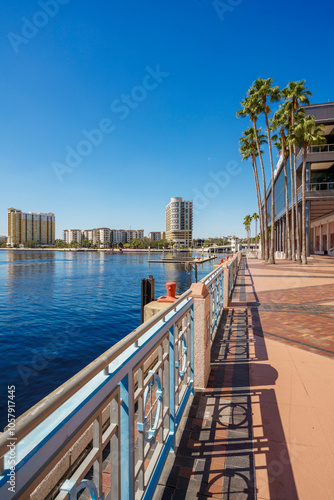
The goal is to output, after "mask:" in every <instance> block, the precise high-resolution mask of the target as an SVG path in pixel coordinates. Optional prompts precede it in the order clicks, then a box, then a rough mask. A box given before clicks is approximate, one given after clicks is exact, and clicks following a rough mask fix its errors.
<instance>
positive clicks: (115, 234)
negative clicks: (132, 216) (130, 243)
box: [111, 229, 126, 245]
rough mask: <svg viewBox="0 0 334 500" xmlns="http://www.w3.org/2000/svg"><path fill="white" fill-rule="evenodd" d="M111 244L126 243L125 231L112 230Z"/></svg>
mask: <svg viewBox="0 0 334 500" xmlns="http://www.w3.org/2000/svg"><path fill="white" fill-rule="evenodd" d="M111 242H112V243H113V244H114V245H119V244H120V243H126V234H125V230H124V229H111Z"/></svg>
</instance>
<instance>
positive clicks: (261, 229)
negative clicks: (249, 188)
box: [252, 155, 265, 260]
mask: <svg viewBox="0 0 334 500" xmlns="http://www.w3.org/2000/svg"><path fill="white" fill-rule="evenodd" d="M252 164H253V172H254V180H255V188H256V197H257V206H258V211H259V221H260V241H261V259H262V260H264V258H265V252H264V230H263V227H264V225H263V211H262V203H261V190H260V183H259V176H258V173H257V165H256V159H255V156H253V155H252Z"/></svg>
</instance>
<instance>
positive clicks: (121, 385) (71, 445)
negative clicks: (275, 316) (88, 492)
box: [0, 291, 194, 500]
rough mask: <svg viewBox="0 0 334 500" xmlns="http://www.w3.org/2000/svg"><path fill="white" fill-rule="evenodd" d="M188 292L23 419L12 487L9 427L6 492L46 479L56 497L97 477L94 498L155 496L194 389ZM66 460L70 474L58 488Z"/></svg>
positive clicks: (2, 483) (3, 441)
mask: <svg viewBox="0 0 334 500" xmlns="http://www.w3.org/2000/svg"><path fill="white" fill-rule="evenodd" d="M190 293H191V292H190V291H188V292H186V293H185V294H183V296H182V297H181V298H180V299H179V300H178V301H177V302H175V303H174V304H172V305H170V306H168V307H167V308H166V309H165V311H163V312H162V313H161V314H160V315H159V316H158V317H154V318H152V320H150V321H149V322H148V323H147V324H144V325H142V326H141V327H139V328H138V329H137V330H135V331H134V332H132V334H130V335H129V336H128V337H126V338H125V339H123V340H122V341H121V342H120V343H119V344H117V345H116V346H114V347H112V348H111V349H110V350H109V351H107V352H106V353H105V354H104V355H102V356H101V357H100V358H98V359H97V360H95V361H94V362H93V363H92V364H91V365H89V366H88V367H86V368H85V369H84V370H83V371H82V372H80V373H79V374H78V375H77V376H75V377H73V379H71V380H70V381H68V382H67V383H65V384H64V385H63V386H62V387H61V388H60V389H58V390H57V391H55V392H54V393H52V394H51V395H50V396H49V398H45V400H43V401H42V402H41V403H40V404H39V405H36V407H34V408H33V409H32V410H30V412H28V414H27V415H26V416H23V417H22V419H21V422H20V420H19V421H18V422H17V426H16V436H15V439H16V441H15V453H16V466H15V472H16V491H15V494H14V495H13V493H12V492H11V491H9V490H8V483H7V480H8V478H9V472H10V463H11V461H10V459H11V457H10V455H9V453H8V448H6V445H7V443H8V441H7V440H8V438H10V435H9V433H8V431H7V432H6V433H4V434H3V435H2V436H1V438H0V446H1V456H2V469H3V470H2V472H1V474H2V475H1V477H0V498H1V499H2V500H6V499H14V498H21V497H22V495H23V493H24V494H25V495H27V497H28V495H29V494H30V493H33V492H34V491H35V490H36V489H37V488H39V489H40V490H41V491H43V488H44V489H45V491H46V486H47V487H48V489H49V491H48V494H49V493H50V488H51V493H52V495H53V497H54V498H56V499H57V500H62V499H66V498H69V497H70V495H71V492H72V494H73V495H74V493H73V492H75V491H76V488H77V486H76V485H79V484H80V483H81V481H82V480H87V481H92V482H93V483H94V484H95V487H96V490H97V492H98V498H101V497H102V494H103V493H105V497H106V498H112V499H113V500H114V499H117V498H119V499H122V500H123V499H133V498H143V499H146V498H150V496H151V494H152V491H153V489H154V487H155V484H156V482H157V479H158V477H159V475H160V472H161V470H162V467H163V466H164V464H165V461H166V457H167V455H168V453H169V451H170V450H171V449H173V447H174V438H175V433H176V430H177V428H178V425H179V422H180V419H181V417H182V413H183V411H184V408H185V406H186V403H187V401H188V399H189V396H190V395H191V393H192V391H193V378H194V373H193V372H194V357H193V299H192V298H191V297H189V295H190ZM66 392H67V395H66V394H65V393H66ZM64 394H65V397H63V395H64ZM50 401H51V403H50ZM7 434H8V435H7ZM66 463H68V466H67V467H66V469H67V480H66V481H65V480H64V481H65V482H64V483H63V485H62V486H60V487H59V486H58V489H57V483H61V478H62V475H63V469H64V464H66ZM71 463H72V464H74V465H71V466H69V464H71ZM51 470H52V471H53V473H52V476H51V477H50V476H48V473H49V472H50V471H51ZM47 476H48V477H47ZM46 477H47V480H46V479H45V478H46ZM45 481H46V483H47V485H46V484H44V483H45ZM108 482H109V485H108V484H106V483H108ZM53 483H54V484H53ZM87 484H88V483H87ZM103 490H104V491H103ZM42 495H43V494H42ZM45 496H47V495H45ZM39 497H41V495H40V496H39Z"/></svg>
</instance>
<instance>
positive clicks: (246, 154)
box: [239, 127, 268, 260]
mask: <svg viewBox="0 0 334 500" xmlns="http://www.w3.org/2000/svg"><path fill="white" fill-rule="evenodd" d="M257 136H258V142H259V144H260V145H262V144H264V143H266V142H267V141H266V138H265V135H264V134H261V129H258V130H257ZM239 144H240V148H239V150H240V154H241V157H242V161H245V160H247V159H248V158H252V167H253V174H254V181H255V188H256V196H257V205H258V211H259V214H260V216H257V218H259V219H260V239H261V259H262V260H264V259H265V236H264V225H265V221H264V218H263V211H262V201H261V190H260V183H259V177H258V171H257V164H256V158H257V156H259V152H258V150H257V146H256V137H255V131H254V128H253V127H250V128H249V129H247V130H245V131H244V135H243V136H242V137H241V138H240V140H239ZM261 153H262V151H261ZM264 200H265V196H264ZM263 203H264V202H263ZM266 225H267V223H266ZM267 241H268V239H267Z"/></svg>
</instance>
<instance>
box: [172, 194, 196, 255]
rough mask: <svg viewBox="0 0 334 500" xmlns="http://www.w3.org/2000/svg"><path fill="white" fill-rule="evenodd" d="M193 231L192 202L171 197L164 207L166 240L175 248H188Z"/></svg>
mask: <svg viewBox="0 0 334 500" xmlns="http://www.w3.org/2000/svg"><path fill="white" fill-rule="evenodd" d="M192 229H193V202H192V201H189V200H185V201H183V200H182V198H179V197H173V198H171V201H170V203H168V205H167V206H166V238H167V240H169V241H171V240H172V241H174V242H175V244H176V246H186V247H188V246H190V245H191V242H192Z"/></svg>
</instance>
